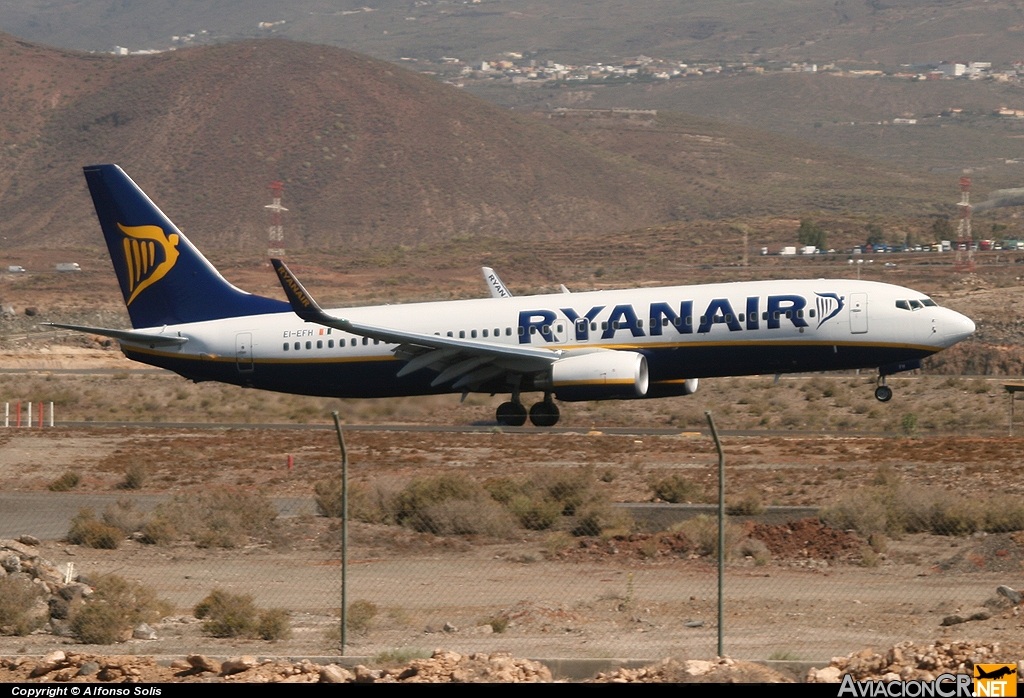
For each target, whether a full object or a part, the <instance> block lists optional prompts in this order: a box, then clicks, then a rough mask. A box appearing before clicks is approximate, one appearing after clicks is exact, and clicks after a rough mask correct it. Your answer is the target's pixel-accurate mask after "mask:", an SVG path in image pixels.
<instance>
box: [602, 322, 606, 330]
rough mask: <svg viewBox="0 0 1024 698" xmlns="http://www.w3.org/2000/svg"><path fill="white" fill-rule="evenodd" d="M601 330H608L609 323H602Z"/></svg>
mask: <svg viewBox="0 0 1024 698" xmlns="http://www.w3.org/2000/svg"><path fill="white" fill-rule="evenodd" d="M601 329H602V330H607V329H608V323H607V322H602V323H601Z"/></svg>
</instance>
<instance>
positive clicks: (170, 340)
mask: <svg viewBox="0 0 1024 698" xmlns="http://www.w3.org/2000/svg"><path fill="white" fill-rule="evenodd" d="M39 324H41V325H46V326H49V327H60V328H63V329H65V330H74V331H75V332H87V333H88V334H98V335H100V336H101V337H112V338H113V339H116V340H118V341H120V342H131V343H133V344H148V345H149V346H151V347H167V346H181V345H182V344H184V343H185V342H187V341H188V337H180V336H176V335H170V334H151V333H147V332H135V331H133V330H112V329H110V328H107V327H89V326H88V325H63V324H61V323H59V322H41V323H39Z"/></svg>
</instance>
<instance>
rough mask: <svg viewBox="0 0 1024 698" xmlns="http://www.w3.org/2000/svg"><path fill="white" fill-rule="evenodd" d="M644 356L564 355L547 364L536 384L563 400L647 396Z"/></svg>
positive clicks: (608, 353) (618, 353)
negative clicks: (543, 376)
mask: <svg viewBox="0 0 1024 698" xmlns="http://www.w3.org/2000/svg"><path fill="white" fill-rule="evenodd" d="M649 383H650V381H649V379H648V375H647V359H646V358H644V356H643V354H638V353H637V352H635V351H598V352H594V353H592V354H583V355H581V356H568V357H566V358H564V359H559V360H558V361H556V362H555V363H553V364H552V365H551V373H550V375H549V376H547V377H545V380H541V381H535V384H537V387H539V388H542V389H546V390H551V391H552V392H554V394H555V397H557V398H558V399H559V400H564V401H566V402H577V401H580V400H614V399H620V400H621V399H631V398H638V397H647V388H648V386H649Z"/></svg>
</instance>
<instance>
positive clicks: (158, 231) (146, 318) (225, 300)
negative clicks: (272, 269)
mask: <svg viewBox="0 0 1024 698" xmlns="http://www.w3.org/2000/svg"><path fill="white" fill-rule="evenodd" d="M83 169H84V170H85V180H86V181H87V182H88V183H89V193H91V194H92V200H93V203H94V204H95V205H96V215H97V216H98V217H99V219H100V226H101V227H102V228H103V237H105V238H106V240H107V249H109V250H110V259H111V261H112V262H113V263H114V271H115V272H116V273H117V280H118V281H119V282H120V283H121V293H123V294H124V302H125V305H127V306H128V315H130V316H131V319H132V326H133V327H159V326H161V325H178V324H181V323H185V322H202V321H203V320H220V319H223V318H229V317H239V316H243V315H263V314H265V313H286V312H291V308H290V307H289V305H288V304H287V303H284V302H282V301H277V300H273V299H271V298H263V297H262V296H254V295H252V294H251V293H246V292H245V291H242V290H240V289H238V288H235V287H234V286H232V285H231V284H230V283H228V282H227V280H226V279H225V278H224V277H223V276H221V275H220V272H218V271H217V270H216V269H215V268H214V267H213V265H212V264H210V263H209V262H208V261H207V260H206V257H204V256H203V255H202V254H201V253H200V252H199V250H197V249H196V248H195V247H193V246H192V243H190V242H189V241H188V238H186V237H185V236H184V235H182V234H181V231H179V230H178V229H177V228H176V227H175V226H174V224H173V223H171V221H170V220H169V219H168V218H167V216H165V215H164V214H163V212H162V211H161V210H160V209H158V208H157V207H156V205H155V204H154V203H153V202H152V201H150V200H149V197H148V196H146V194H145V193H144V192H143V191H142V190H141V189H139V187H138V185H137V184H135V182H133V181H132V180H131V178H129V177H128V175H126V174H125V173H124V170H122V169H121V168H120V167H118V166H117V165H92V166H89V167H86V168H83Z"/></svg>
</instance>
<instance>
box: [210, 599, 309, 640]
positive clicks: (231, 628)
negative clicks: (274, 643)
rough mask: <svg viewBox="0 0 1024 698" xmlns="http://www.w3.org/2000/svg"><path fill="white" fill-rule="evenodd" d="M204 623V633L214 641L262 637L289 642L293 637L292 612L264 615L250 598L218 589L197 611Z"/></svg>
mask: <svg viewBox="0 0 1024 698" xmlns="http://www.w3.org/2000/svg"><path fill="white" fill-rule="evenodd" d="M193 614H194V615H195V617H196V618H199V619H201V620H203V621H204V622H203V631H204V632H206V633H207V634H209V635H212V636H213V637H250V638H251V637H259V638H261V639H263V640H285V639H287V638H289V637H290V636H291V623H290V621H289V619H288V612H287V611H285V610H283V609H279V608H274V609H269V610H264V611H260V610H259V609H257V608H256V604H255V602H254V601H253V598H252V596H250V595H249V594H232V593H229V592H226V591H224V590H223V589H214V590H213V591H212V592H210V594H209V596H207V597H206V598H205V599H203V600H202V601H200V602H199V603H198V604H197V605H196V607H195V608H194V609H193Z"/></svg>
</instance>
